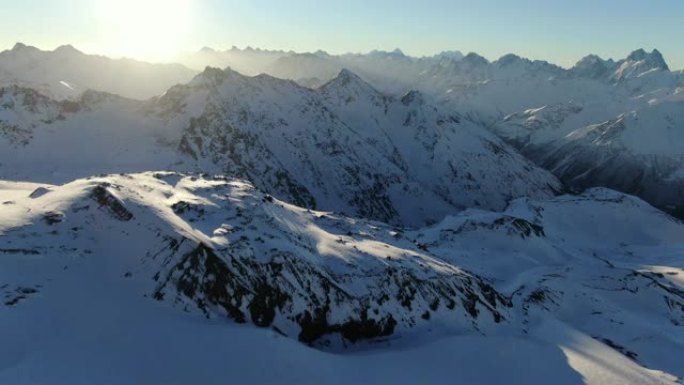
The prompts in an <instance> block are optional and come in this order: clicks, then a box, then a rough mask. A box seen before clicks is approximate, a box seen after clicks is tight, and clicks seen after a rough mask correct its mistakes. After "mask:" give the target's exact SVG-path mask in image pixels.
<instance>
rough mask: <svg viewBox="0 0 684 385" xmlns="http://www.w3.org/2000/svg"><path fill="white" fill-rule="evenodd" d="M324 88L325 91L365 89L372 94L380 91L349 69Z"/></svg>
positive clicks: (340, 73)
mask: <svg viewBox="0 0 684 385" xmlns="http://www.w3.org/2000/svg"><path fill="white" fill-rule="evenodd" d="M322 88H325V89H332V88H335V89H352V88H353V89H363V90H366V91H369V92H372V93H377V92H378V91H376V90H375V88H373V86H371V85H370V84H368V83H367V82H366V81H365V80H363V79H361V77H360V76H359V75H357V74H356V73H354V72H352V71H350V70H349V69H347V68H343V69H342V70H341V71H340V72H339V74H337V76H335V78H333V79H332V80H330V81H329V82H328V83H327V84H325V85H323V87H322Z"/></svg>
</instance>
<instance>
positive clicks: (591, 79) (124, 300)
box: [0, 45, 684, 385]
mask: <svg viewBox="0 0 684 385" xmlns="http://www.w3.org/2000/svg"><path fill="white" fill-rule="evenodd" d="M186 60H187V62H186V64H188V65H190V66H192V67H195V66H199V65H200V64H202V65H203V64H212V65H220V66H221V67H224V66H226V65H229V66H232V67H233V69H230V68H227V69H225V70H222V69H216V68H210V67H209V68H206V69H205V70H204V71H203V72H201V73H199V74H197V75H196V76H194V77H192V75H193V74H194V72H193V70H188V69H187V68H184V67H182V66H159V65H151V64H145V63H137V62H132V61H128V60H110V59H107V58H103V57H95V56H89V55H85V54H82V53H80V52H78V51H76V50H75V49H73V48H71V47H68V46H65V47H61V48H59V49H57V50H55V51H53V52H43V51H39V50H37V49H34V48H31V47H26V46H23V45H17V47H15V48H14V49H13V50H10V51H5V52H3V53H0V296H2V297H1V299H2V301H0V341H2V343H1V344H0V383H11V384H23V383H27V384H28V383H112V384H118V383H131V382H135V383H169V384H174V383H177V384H187V383H207V384H211V383H225V382H226V381H227V379H229V381H234V382H239V383H255V384H262V383H340V384H348V383H370V384H375V383H378V384H381V383H388V382H389V383H397V384H415V383H425V382H428V381H427V380H429V382H430V383H445V384H446V383H454V382H455V381H456V382H461V383H485V384H499V383H507V382H510V381H511V380H512V379H513V380H515V382H520V383H527V384H547V383H549V382H553V383H558V384H583V383H588V384H602V385H604V384H625V383H639V384H678V383H681V381H682V380H681V379H682V378H683V377H684V370H683V368H682V365H681V357H682V355H683V353H684V338H683V337H682V327H683V325H684V281H683V280H682V278H681V277H684V269H682V267H683V266H684V260H683V259H682V256H683V255H684V252H683V250H684V224H683V223H682V222H681V221H679V220H677V219H674V218H673V217H671V216H669V215H668V214H665V213H664V212H662V211H660V210H659V209H657V208H654V207H652V206H651V205H650V204H649V203H646V202H645V201H642V200H641V199H640V198H636V197H633V196H630V195H625V194H624V193H620V192H616V191H613V190H609V189H606V188H592V187H595V186H608V187H611V188H614V189H618V190H622V191H623V192H628V193H632V194H636V195H639V196H641V197H643V198H644V199H646V200H648V202H650V203H651V204H654V205H656V206H658V207H659V208H661V209H665V210H668V211H669V212H671V213H673V214H682V213H684V201H682V196H684V182H683V181H684V170H683V165H684V154H683V153H682V150H681V148H680V147H681V145H680V144H681V143H682V139H683V138H682V130H681V129H682V127H683V126H682V123H683V122H684V115H683V111H684V92H683V90H684V74H682V72H672V71H670V69H669V67H668V65H667V64H666V62H665V60H664V58H663V56H662V55H661V54H660V52H658V51H657V50H654V51H652V52H650V53H649V52H646V51H644V50H638V51H635V52H633V53H632V54H630V55H629V56H628V57H627V58H625V59H621V60H610V59H608V60H604V59H602V58H600V57H598V56H595V55H594V56H592V55H590V56H587V57H585V58H584V59H582V60H580V62H578V63H577V65H576V66H574V67H573V68H571V69H564V68H561V67H558V66H555V65H553V64H550V63H547V62H544V61H533V60H528V59H525V58H521V57H518V56H516V55H506V56H504V57H502V58H500V59H498V60H496V61H493V62H490V61H488V60H487V59H485V58H483V57H481V56H479V55H477V54H475V53H470V54H467V55H465V56H463V55H462V54H461V53H460V52H444V53H442V54H438V55H435V56H434V57H423V58H414V57H410V56H408V55H405V54H404V53H403V52H401V51H400V50H395V51H392V52H385V51H373V52H370V53H368V54H347V55H330V54H328V53H325V52H322V51H318V52H315V53H309V54H299V53H294V52H280V51H263V50H256V49H246V50H239V49H231V50H229V51H224V52H221V51H214V50H211V49H203V50H202V51H201V52H200V54H197V55H189V56H188V57H187V58H186ZM205 62H208V63H205ZM8 63H9V64H8ZM235 69H237V70H238V72H244V73H247V74H248V75H256V76H246V75H244V74H240V73H238V72H236V71H235ZM260 72H267V73H269V74H270V75H264V74H261V75H257V74H258V73H260ZM273 75H277V76H278V77H281V78H283V79H280V78H278V77H274V76H273ZM186 76H187V77H186ZM148 77H149V79H148ZM184 77H186V78H184ZM191 77H192V79H191V80H190V78H191ZM123 79H126V80H125V81H124V80H123ZM176 83H181V84H176ZM90 89H93V90H90ZM140 99H146V100H140ZM155 170H161V171H155ZM553 174H555V176H554V175H553ZM94 175H97V176H94ZM559 178H560V180H559ZM561 180H562V181H563V182H564V183H562V182H561ZM565 186H569V187H571V188H572V189H566V187H565ZM586 188H588V189H587V190H585V191H583V192H581V190H584V189H586ZM570 191H573V193H572V194H571V195H559V194H561V193H565V194H569V192H570ZM266 352H267V353H266ZM492 362H495V363H496V364H495V365H492ZM493 367H494V368H495V370H493V369H492V368H493ZM113 368H115V369H113ZM540 368H541V369H540ZM550 379H553V381H550Z"/></svg>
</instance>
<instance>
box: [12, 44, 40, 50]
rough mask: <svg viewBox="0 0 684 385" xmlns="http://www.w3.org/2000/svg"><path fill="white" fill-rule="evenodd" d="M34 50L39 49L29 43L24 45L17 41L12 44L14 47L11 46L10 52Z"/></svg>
mask: <svg viewBox="0 0 684 385" xmlns="http://www.w3.org/2000/svg"><path fill="white" fill-rule="evenodd" d="M35 51H40V50H39V49H38V48H36V47H34V46H31V45H26V44H24V43H21V42H17V43H16V44H14V47H12V52H35Z"/></svg>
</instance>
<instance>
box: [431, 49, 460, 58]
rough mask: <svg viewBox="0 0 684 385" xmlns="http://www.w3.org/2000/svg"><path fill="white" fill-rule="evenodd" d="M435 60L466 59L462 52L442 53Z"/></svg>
mask: <svg viewBox="0 0 684 385" xmlns="http://www.w3.org/2000/svg"><path fill="white" fill-rule="evenodd" d="M434 57H435V58H438V59H451V60H461V59H463V58H464V57H465V55H463V52H461V51H442V52H440V53H438V54H436V55H434Z"/></svg>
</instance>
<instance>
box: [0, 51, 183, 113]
mask: <svg viewBox="0 0 684 385" xmlns="http://www.w3.org/2000/svg"><path fill="white" fill-rule="evenodd" d="M195 74H196V72H195V71H193V70H190V69H188V68H186V67H183V66H182V65H179V64H150V63H145V62H139V61H135V60H130V59H118V60H115V59H110V58H107V57H104V56H95V55H86V54H84V53H82V52H80V51H79V50H77V49H75V48H74V47H72V46H70V45H65V46H60V47H58V48H56V49H55V50H54V51H41V50H39V49H38V48H35V47H31V46H27V45H24V44H21V43H17V44H16V45H15V46H14V48H12V49H10V50H5V51H2V52H0V87H4V86H9V85H17V86H21V87H26V88H33V89H35V90H37V91H39V92H40V93H42V94H45V95H48V96H50V97H52V98H54V99H57V100H62V99H73V98H75V97H77V96H78V95H80V94H81V93H82V92H84V91H86V90H88V89H92V90H97V91H103V92H109V93H113V94H117V95H121V96H124V97H129V98H135V99H147V98H150V97H152V96H155V95H159V94H161V93H163V92H164V91H166V90H167V89H168V88H169V87H171V86H173V85H174V84H178V83H185V82H187V81H189V80H190V79H191V78H192V77H193V76H194V75H195Z"/></svg>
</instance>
